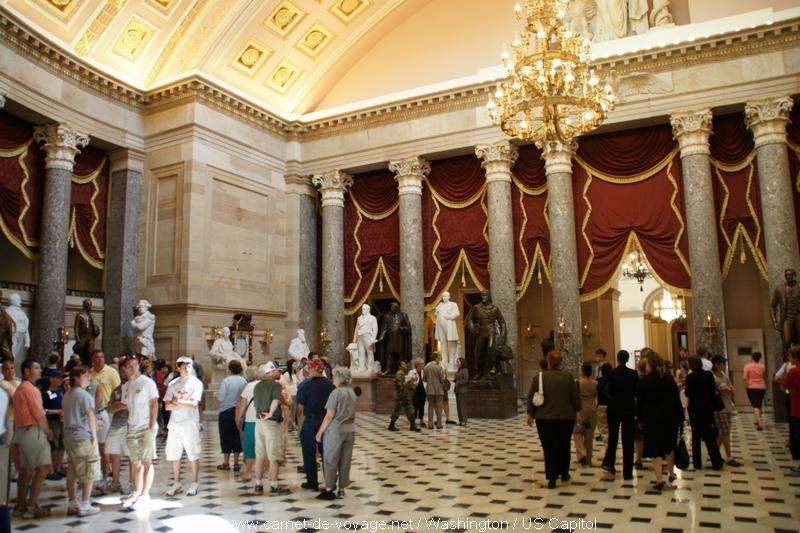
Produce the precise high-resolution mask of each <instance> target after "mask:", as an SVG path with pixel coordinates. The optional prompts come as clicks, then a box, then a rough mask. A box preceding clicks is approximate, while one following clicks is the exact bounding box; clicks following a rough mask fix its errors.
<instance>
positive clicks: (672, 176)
mask: <svg viewBox="0 0 800 533" xmlns="http://www.w3.org/2000/svg"><path fill="white" fill-rule="evenodd" d="M681 180H682V175H681V166H680V159H679V155H678V148H677V145H676V143H675V141H674V140H673V139H672V131H671V129H670V127H669V126H655V127H650V128H640V129H635V130H628V131H624V132H616V133H609V134H604V135H596V136H591V137H587V138H586V139H581V141H580V143H579V149H578V153H577V154H576V157H575V160H574V164H573V194H574V198H575V202H574V204H575V224H576V229H577V233H578V235H577V236H576V240H577V246H578V271H579V272H578V273H579V276H580V284H581V289H580V290H581V297H582V299H591V298H595V297H597V296H599V295H600V294H602V293H603V292H605V291H606V290H607V289H608V288H609V287H610V286H611V285H612V284H613V283H614V282H615V281H616V275H617V272H618V268H619V266H620V264H621V262H622V260H623V258H624V256H625V252H626V250H627V249H628V246H629V240H630V239H632V238H635V239H636V240H637V241H638V243H639V244H640V245H641V248H642V251H643V252H644V255H645V257H646V258H647V260H648V262H649V264H650V266H651V267H652V270H653V273H654V275H656V276H657V277H658V278H659V279H660V280H661V281H662V282H664V283H666V284H667V285H669V286H672V287H675V288H679V289H689V288H690V287H691V283H690V279H689V264H688V257H689V253H688V242H687V239H686V230H685V222H684V220H685V216H684V205H683V191H682V186H681Z"/></svg>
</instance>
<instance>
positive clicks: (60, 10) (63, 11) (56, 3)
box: [32, 0, 83, 24]
mask: <svg viewBox="0 0 800 533" xmlns="http://www.w3.org/2000/svg"><path fill="white" fill-rule="evenodd" d="M32 3H34V4H36V5H38V6H39V7H41V8H43V9H44V11H45V12H47V13H50V14H51V15H55V16H56V18H58V19H59V20H60V21H61V22H63V23H65V24H66V23H68V22H69V21H70V20H71V19H72V16H73V15H74V14H75V12H76V11H77V10H78V8H79V7H81V5H83V2H80V1H78V0H33V2H32Z"/></svg>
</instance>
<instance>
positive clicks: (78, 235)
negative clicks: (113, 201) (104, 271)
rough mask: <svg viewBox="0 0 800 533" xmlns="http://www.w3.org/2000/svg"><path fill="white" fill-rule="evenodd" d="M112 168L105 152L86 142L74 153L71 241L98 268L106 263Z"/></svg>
mask: <svg viewBox="0 0 800 533" xmlns="http://www.w3.org/2000/svg"><path fill="white" fill-rule="evenodd" d="M109 169H110V165H109V161H108V158H107V157H106V155H105V153H104V152H102V151H100V150H97V149H96V148H92V147H91V146H87V147H86V148H83V149H82V150H81V153H80V154H78V155H77V156H76V157H75V167H74V169H73V172H72V195H71V196H72V200H71V206H70V235H69V239H70V244H72V245H74V246H77V247H78V250H79V252H80V254H81V256H83V258H84V259H86V261H87V262H88V263H89V264H90V265H92V266H94V267H95V268H103V266H104V264H105V244H106V209H107V206H108V187H109V177H110V172H109Z"/></svg>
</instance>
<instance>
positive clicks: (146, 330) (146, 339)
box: [131, 300, 156, 359]
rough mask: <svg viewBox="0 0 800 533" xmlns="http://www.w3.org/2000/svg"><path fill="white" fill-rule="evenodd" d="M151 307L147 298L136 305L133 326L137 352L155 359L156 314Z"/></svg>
mask: <svg viewBox="0 0 800 533" xmlns="http://www.w3.org/2000/svg"><path fill="white" fill-rule="evenodd" d="M151 307H152V306H151V305H150V302H148V301H147V300H139V303H138V304H137V305H136V316H135V317H133V320H131V328H132V329H133V340H134V346H135V348H136V353H140V354H142V355H145V356H147V357H149V358H150V359H155V355H156V345H155V342H154V341H153V330H155V327H156V316H155V315H154V314H153V313H151V312H150V308H151Z"/></svg>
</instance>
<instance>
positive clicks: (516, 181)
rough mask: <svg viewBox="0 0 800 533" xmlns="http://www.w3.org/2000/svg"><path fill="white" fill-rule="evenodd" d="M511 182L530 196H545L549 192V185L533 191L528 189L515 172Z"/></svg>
mask: <svg viewBox="0 0 800 533" xmlns="http://www.w3.org/2000/svg"><path fill="white" fill-rule="evenodd" d="M511 181H512V182H514V185H516V186H517V189H519V190H520V191H522V192H524V193H525V194H527V195H528V196H539V195H540V194H544V193H546V192H547V183H545V184H544V185H542V186H541V187H537V188H536V189H531V188H529V187H527V186H526V185H525V184H524V183H522V181H520V179H519V178H517V176H516V174H514V173H513V172H512V173H511Z"/></svg>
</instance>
